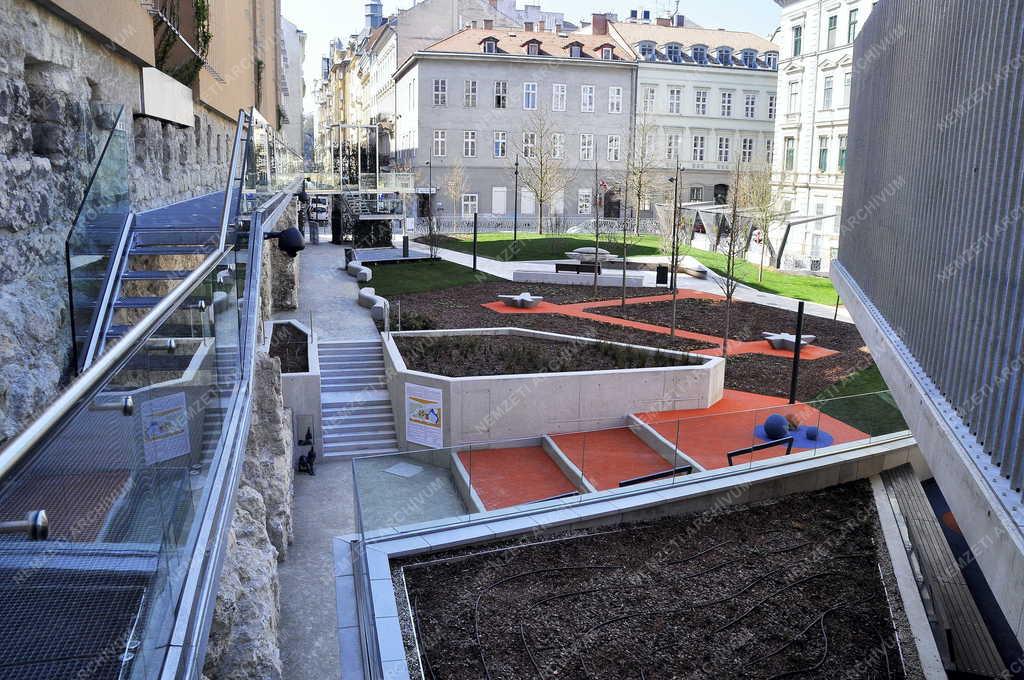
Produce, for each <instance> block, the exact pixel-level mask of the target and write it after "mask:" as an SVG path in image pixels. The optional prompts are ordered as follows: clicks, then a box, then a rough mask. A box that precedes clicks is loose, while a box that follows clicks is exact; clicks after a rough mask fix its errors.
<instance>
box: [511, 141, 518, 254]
mask: <svg viewBox="0 0 1024 680" xmlns="http://www.w3.org/2000/svg"><path fill="white" fill-rule="evenodd" d="M515 175H516V179H515V184H514V188H513V189H512V201H513V206H514V207H513V209H512V246H513V247H515V245H516V243H517V242H518V241H519V154H516V173H515Z"/></svg>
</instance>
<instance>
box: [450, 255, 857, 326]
mask: <svg viewBox="0 0 1024 680" xmlns="http://www.w3.org/2000/svg"><path fill="white" fill-rule="evenodd" d="M437 254H438V255H439V256H440V257H442V258H444V259H445V260H448V261H449V262H455V263H456V264H461V265H465V266H467V267H470V266H472V265H473V256H472V255H470V254H468V253H460V252H458V251H455V250H448V249H447V248H438V250H437ZM477 268H478V269H480V270H481V271H483V272H485V273H487V274H491V275H493V276H497V277H499V278H502V279H508V280H509V281H511V280H512V273H513V272H515V271H536V272H551V271H553V269H554V266H553V263H552V262H551V261H509V262H503V261H501V260H492V259H491V258H487V257H479V256H478V257H477ZM605 272H607V273H615V272H618V273H619V274H621V272H622V270H621V269H617V270H613V269H608V268H606V269H605ZM629 274H630V275H631V276H641V277H643V280H644V287H650V288H654V287H655V286H656V284H655V283H654V280H655V276H656V273H655V272H653V271H643V270H636V271H630V272H629ZM716 279H720V277H719V276H718V275H717V274H715V273H714V272H708V278H707V279H695V278H693V277H692V276H687V275H685V274H680V275H679V277H678V283H679V287H680V288H686V289H689V290H695V291H700V292H704V293H715V294H717V295H721V294H722V288H721V287H720V286H719V285H718V284H717V283H715V280H716ZM523 285H527V284H523ZM661 288H662V289H664V287H663V286H662V287H661ZM736 299H737V300H743V301H744V302H756V303H758V304H762V305H767V306H769V307H778V308H780V309H789V310H794V311H795V310H796V308H797V304H798V302H799V301H798V300H794V299H793V298H788V297H785V296H783V295H775V294H773V293H765V292H763V291H760V290H756V289H754V288H751V287H750V286H745V285H742V284H741V285H740V286H739V287H737V289H736ZM804 310H805V311H806V312H807V313H808V314H813V315H814V316H819V317H823V318H827V319H831V318H833V317H834V316H835V314H836V309H835V307H833V306H830V305H822V304H818V303H816V302H808V303H806V304H805V305H804ZM839 319H840V320H841V321H847V322H850V323H852V322H853V319H852V317H850V315H849V313H847V311H846V308H845V307H840V308H839Z"/></svg>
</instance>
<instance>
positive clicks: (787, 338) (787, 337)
mask: <svg viewBox="0 0 1024 680" xmlns="http://www.w3.org/2000/svg"><path fill="white" fill-rule="evenodd" d="M761 337H762V338H764V339H765V340H767V341H768V344H769V345H771V346H772V349H786V350H789V351H794V350H795V349H796V336H795V335H793V334H792V333H768V332H764V333H761ZM817 339H818V338H817V337H816V336H814V335H802V336H800V346H801V347H803V346H804V345H809V344H811V343H812V342H814V341H815V340H817Z"/></svg>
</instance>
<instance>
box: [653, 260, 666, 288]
mask: <svg viewBox="0 0 1024 680" xmlns="http://www.w3.org/2000/svg"><path fill="white" fill-rule="evenodd" d="M654 282H655V283H656V284H657V285H659V286H667V285H668V266H667V265H664V264H659V265H658V271H657V273H656V274H655V278H654Z"/></svg>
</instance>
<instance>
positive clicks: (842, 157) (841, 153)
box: [838, 135, 847, 172]
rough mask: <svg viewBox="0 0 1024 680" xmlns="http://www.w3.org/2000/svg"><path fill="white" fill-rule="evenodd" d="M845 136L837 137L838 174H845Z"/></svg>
mask: <svg viewBox="0 0 1024 680" xmlns="http://www.w3.org/2000/svg"><path fill="white" fill-rule="evenodd" d="M846 144H847V141H846V135H839V159H838V160H839V172H846Z"/></svg>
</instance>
